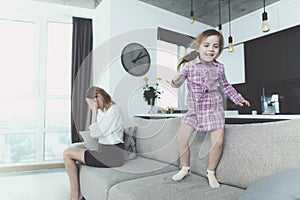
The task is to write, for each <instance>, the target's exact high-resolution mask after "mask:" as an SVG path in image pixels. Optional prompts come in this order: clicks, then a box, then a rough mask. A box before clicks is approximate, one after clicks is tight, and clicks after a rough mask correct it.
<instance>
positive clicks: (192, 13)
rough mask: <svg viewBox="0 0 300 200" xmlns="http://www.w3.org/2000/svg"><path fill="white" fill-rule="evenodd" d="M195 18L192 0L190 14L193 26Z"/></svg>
mask: <svg viewBox="0 0 300 200" xmlns="http://www.w3.org/2000/svg"><path fill="white" fill-rule="evenodd" d="M194 21H195V16H194V10H193V0H191V12H190V22H191V24H192V23H194Z"/></svg>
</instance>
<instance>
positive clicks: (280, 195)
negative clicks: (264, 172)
mask: <svg viewBox="0 0 300 200" xmlns="http://www.w3.org/2000/svg"><path fill="white" fill-rule="evenodd" d="M299 186H300V168H296V169H290V170H285V171H282V172H279V173H276V174H274V175H271V176H267V177H265V178H263V179H260V180H258V181H256V182H255V183H254V184H252V185H250V186H249V188H247V190H246V192H245V193H244V194H243V195H242V197H241V200H256V199H264V200H282V199H284V200H294V199H300V190H299Z"/></svg>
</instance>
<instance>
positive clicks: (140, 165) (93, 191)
mask: <svg viewBox="0 0 300 200" xmlns="http://www.w3.org/2000/svg"><path fill="white" fill-rule="evenodd" d="M175 170H178V168H177V167H175V166H173V165H169V164H165V163H163V162H158V161H155V160H152V159H147V158H143V157H137V158H136V159H133V160H128V161H126V162H125V164H124V165H123V166H121V167H116V168H96V167H89V166H86V165H80V174H79V179H80V189H81V192H82V195H83V196H84V197H85V198H86V199H88V200H106V199H107V193H108V190H109V189H110V187H111V186H113V185H115V184H117V183H119V182H122V181H127V180H132V179H136V178H140V177H144V176H151V175H156V174H160V173H165V172H169V171H175Z"/></svg>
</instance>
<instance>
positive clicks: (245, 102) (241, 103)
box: [238, 100, 250, 106]
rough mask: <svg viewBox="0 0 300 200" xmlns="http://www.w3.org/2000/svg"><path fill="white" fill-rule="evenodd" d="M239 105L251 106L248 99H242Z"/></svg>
mask: <svg viewBox="0 0 300 200" xmlns="http://www.w3.org/2000/svg"><path fill="white" fill-rule="evenodd" d="M238 105H239V106H244V105H245V106H250V102H249V101H247V100H244V101H241V102H240V103H238Z"/></svg>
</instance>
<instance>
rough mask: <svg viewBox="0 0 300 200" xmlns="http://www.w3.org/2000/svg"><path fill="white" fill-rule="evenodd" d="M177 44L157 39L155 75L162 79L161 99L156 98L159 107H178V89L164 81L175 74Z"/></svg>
mask: <svg viewBox="0 0 300 200" xmlns="http://www.w3.org/2000/svg"><path fill="white" fill-rule="evenodd" d="M177 60H178V55H177V45H175V44H171V43H167V42H164V41H161V40H158V41H157V64H158V65H157V77H161V78H162V79H163V81H162V82H161V83H160V88H161V90H162V91H163V93H162V95H161V99H159V100H158V105H159V106H160V107H167V106H171V107H173V108H177V107H178V89H177V88H172V87H170V84H169V83H167V82H166V81H170V80H171V79H172V78H173V77H174V75H175V74H176V70H177V69H176V66H177Z"/></svg>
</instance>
